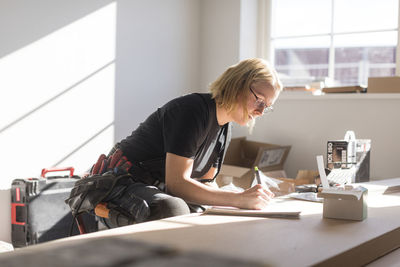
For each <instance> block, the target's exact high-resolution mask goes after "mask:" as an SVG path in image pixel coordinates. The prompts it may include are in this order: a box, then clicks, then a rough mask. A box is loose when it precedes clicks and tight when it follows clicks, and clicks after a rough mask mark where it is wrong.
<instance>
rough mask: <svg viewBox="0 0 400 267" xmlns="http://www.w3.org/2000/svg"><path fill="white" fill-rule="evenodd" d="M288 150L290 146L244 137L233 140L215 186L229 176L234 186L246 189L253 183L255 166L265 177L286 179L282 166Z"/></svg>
mask: <svg viewBox="0 0 400 267" xmlns="http://www.w3.org/2000/svg"><path fill="white" fill-rule="evenodd" d="M289 150H290V146H279V145H274V144H268V143H261V142H254V141H248V140H246V137H240V138H233V139H232V140H231V143H230V145H229V147H228V150H227V152H226V155H225V160H224V164H223V165H222V166H221V170H220V173H219V175H218V177H217V184H218V185H219V186H220V185H221V180H222V177H223V176H229V177H233V179H232V183H233V184H234V185H235V186H237V187H241V188H243V189H247V188H249V187H250V186H251V183H252V182H253V179H254V167H255V166H257V167H258V168H259V169H260V170H261V171H262V172H263V173H265V174H266V175H267V176H270V175H273V176H275V177H273V178H286V173H285V172H284V170H283V165H284V163H285V160H286V158H287V155H288V154H289ZM276 171H278V172H276ZM270 172H274V173H270ZM279 176H281V177H279ZM270 177H271V176H270Z"/></svg>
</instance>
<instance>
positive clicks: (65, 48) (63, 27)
mask: <svg viewBox="0 0 400 267" xmlns="http://www.w3.org/2000/svg"><path fill="white" fill-rule="evenodd" d="M115 23H116V4H115V1H110V0H91V1H84V2H82V1H76V0H74V1H54V0H52V1H49V0H38V1H22V0H18V1H1V2H0V39H1V40H0V44H1V45H0V99H2V103H1V105H0V114H1V115H0V148H1V153H0V162H1V166H2V168H1V169H2V171H1V172H0V188H1V190H0V212H1V214H2V216H1V220H0V240H4V241H10V229H11V225H10V193H9V190H8V188H10V185H11V181H12V179H14V178H23V177H24V178H28V177H38V175H39V174H40V171H41V169H42V168H45V167H52V166H68V165H73V166H74V167H75V168H76V171H77V172H78V173H79V172H82V171H83V170H85V169H87V168H88V167H89V166H90V164H92V162H93V161H94V160H95V158H94V157H95V155H98V154H99V153H100V151H103V150H104V149H105V147H110V146H111V145H112V142H113V121H114V100H113V99H114V94H113V92H114V81H115V77H114V76H115V75H114V70H115V66H114V65H115V30H116V24H115ZM100 107H101V108H100ZM4 215H5V216H4Z"/></svg>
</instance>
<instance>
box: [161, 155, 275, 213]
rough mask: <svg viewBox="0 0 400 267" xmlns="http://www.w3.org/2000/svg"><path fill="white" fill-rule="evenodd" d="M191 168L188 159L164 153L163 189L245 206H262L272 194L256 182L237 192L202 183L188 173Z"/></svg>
mask: <svg viewBox="0 0 400 267" xmlns="http://www.w3.org/2000/svg"><path fill="white" fill-rule="evenodd" d="M192 169H193V160H192V159H190V158H186V157H182V156H178V155H175V154H172V153H167V156H166V163H165V182H166V186H167V192H168V193H170V194H173V195H174V196H177V197H180V198H183V199H184V200H186V201H189V202H194V203H198V204H204V205H217V206H233V207H238V208H247V209H262V208H264V207H265V206H266V205H268V202H269V201H270V199H271V197H273V194H272V193H271V192H270V191H269V190H268V189H267V188H265V187H264V186H262V185H256V186H254V187H252V188H250V189H247V190H245V191H244V192H240V193H238V192H230V191H224V190H221V189H218V188H213V187H210V186H207V185H204V184H202V183H200V182H198V181H196V180H194V179H192V178H191V177H190V175H191V173H192ZM209 172H210V171H209ZM209 172H208V173H209Z"/></svg>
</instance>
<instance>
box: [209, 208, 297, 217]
mask: <svg viewBox="0 0 400 267" xmlns="http://www.w3.org/2000/svg"><path fill="white" fill-rule="evenodd" d="M203 214H214V215H231V216H250V217H265V218H282V219H298V218H299V217H300V211H268V210H246V209H238V208H233V207H211V208H209V209H207V210H206V211H204V213H203Z"/></svg>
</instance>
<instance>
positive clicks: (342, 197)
mask: <svg viewBox="0 0 400 267" xmlns="http://www.w3.org/2000/svg"><path fill="white" fill-rule="evenodd" d="M367 193H368V189H366V188H364V187H358V188H356V189H352V190H337V189H323V190H322V192H321V193H318V197H322V198H324V204H323V216H324V218H333V219H344V220H356V221H362V220H364V219H365V218H367V212H368V205H367Z"/></svg>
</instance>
